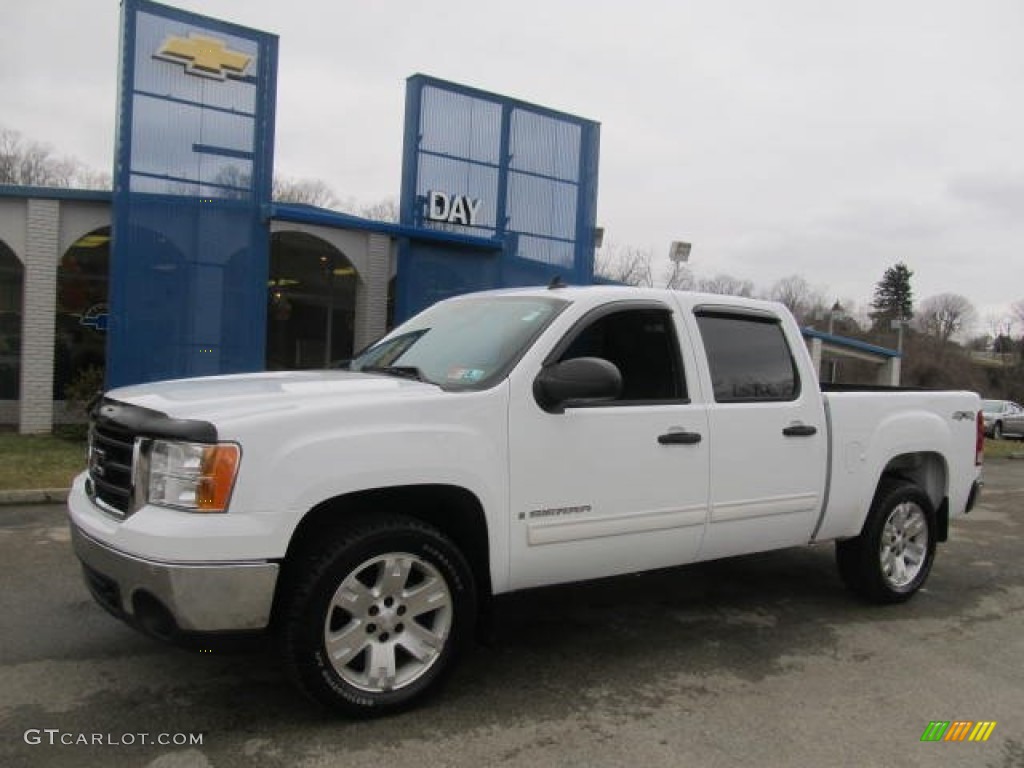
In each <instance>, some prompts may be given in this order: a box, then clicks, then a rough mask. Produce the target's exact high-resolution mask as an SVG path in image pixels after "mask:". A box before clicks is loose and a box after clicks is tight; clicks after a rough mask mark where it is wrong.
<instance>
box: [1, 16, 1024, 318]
mask: <svg viewBox="0 0 1024 768" xmlns="http://www.w3.org/2000/svg"><path fill="white" fill-rule="evenodd" d="M170 4H172V5H176V6H178V7H181V8H184V9H187V10H191V11H196V12H200V13H205V14H208V15H212V16H215V17H219V18H222V19H225V20H229V21H233V22H236V23H239V24H243V25H246V26H250V27H256V28H258V29H263V30H266V31H269V32H273V33H275V34H278V35H279V36H280V61H279V67H280V69H279V77H278V107H277V144H276V162H275V166H276V171H277V172H278V173H279V174H283V175H288V176H294V177H312V178H320V179H323V180H324V181H326V182H327V183H328V184H330V185H331V186H332V187H333V189H334V190H335V192H336V193H337V194H338V195H339V197H342V198H348V197H353V198H356V199H358V200H360V201H363V202H374V201H376V200H379V199H381V198H385V197H395V198H397V195H398V191H399V186H400V181H401V175H400V166H401V144H402V121H403V108H404V96H405V79H406V77H408V76H409V75H411V74H414V73H416V72H423V73H425V74H429V75H433V76H436V77H440V78H444V79H448V80H454V81H457V82H461V83H465V84H467V85H471V86H475V87H478V88H483V89H485V90H490V91H496V92H498V93H503V94H508V95H511V96H514V97H517V98H520V99H524V100H526V101H531V102H535V103H538V104H542V105H544V106H548V107H552V108H554V109H559V110H563V111H566V112H571V113H574V114H578V115H581V116H583V117H587V118H590V119H593V120H596V121H598V122H600V123H601V166H600V193H599V206H598V223H599V224H600V225H602V226H604V227H605V230H606V238H607V239H608V240H610V241H613V242H614V243H617V244H619V245H631V246H639V247H650V248H652V249H653V250H654V252H655V254H656V255H657V259H658V260H659V261H663V262H664V264H665V265H667V263H668V262H667V255H668V248H669V243H670V242H671V241H672V240H689V241H692V242H693V254H692V258H691V265H692V267H693V269H694V271H695V272H696V273H697V274H698V275H701V276H708V277H710V276H712V275H714V274H716V273H719V272H726V273H730V274H732V275H734V276H736V277H740V278H744V279H749V280H752V281H754V283H755V284H756V285H757V287H758V288H759V289H767V288H768V287H769V286H770V285H771V284H772V283H773V282H774V281H775V280H776V279H778V278H780V277H784V276H787V275H791V274H800V275H802V276H804V277H805V278H806V279H807V280H808V282H810V283H811V284H812V285H813V286H815V287H820V288H821V289H822V290H824V291H825V293H826V295H827V297H828V299H829V300H830V301H831V300H833V299H840V300H842V301H844V302H845V301H848V300H853V301H855V302H857V303H859V304H861V305H863V304H866V303H867V302H868V301H869V300H870V298H871V296H872V293H873V290H874V286H875V283H876V282H877V281H878V280H879V279H880V278H881V276H882V273H883V272H884V271H885V269H886V267H888V266H890V265H892V264H893V263H895V262H897V261H900V260H903V261H905V262H906V263H907V264H908V265H909V266H910V268H911V269H913V270H914V278H913V287H914V291H915V298H916V299H918V300H921V299H924V298H926V297H928V296H931V295H935V294H938V293H944V292H956V293H961V294H963V295H965V296H967V297H968V298H969V299H970V300H971V301H972V302H973V303H974V304H975V306H976V307H977V309H978V314H979V318H980V322H979V326H978V330H979V332H981V331H984V330H986V323H985V320H986V318H988V317H990V316H993V315H998V314H1002V313H1005V312H1007V310H1008V308H1009V305H1010V304H1011V303H1012V302H1014V301H1017V300H1020V299H1024V249H1022V247H1021V245H1022V242H1024V42H1022V41H1024V2H1022V1H1021V0H973V1H970V2H969V1H968V0H962V1H960V2H955V1H953V0H858V1H857V2H851V1H850V0H845V1H844V2H837V1H833V0H774V2H765V1H764V0H734V1H732V2H729V1H723V0H696V1H694V2H688V1H687V0H678V1H677V2H669V1H668V0H665V1H663V2H647V1H645V0H628V1H627V0H615V1H607V2H604V1H599V2H594V1H593V0H590V1H589V2H583V0H578V1H577V2H560V1H559V0H540V1H538V0H515V1H514V2H504V3H495V2H488V1H487V0H475V1H474V2H469V1H466V0H445V1H444V2H437V0H433V1H431V2H404V1H402V0H389V1H387V2H385V1H383V0H372V1H371V0H365V1H364V2H352V1H350V0H290V1H288V2H284V1H282V0H176V2H172V3H170ZM119 8H120V5H119V3H118V2H116V0H31V2H30V1H29V0H4V3H3V11H4V14H3V25H2V27H0V94H2V95H3V102H2V103H3V108H2V111H0V124H2V125H4V126H6V127H8V128H13V129H16V130H18V131H21V132H22V133H23V134H24V135H25V136H26V137H28V138H32V139H36V140H39V141H43V142H46V143H48V144H51V145H52V146H53V147H54V149H55V150H56V151H57V152H58V153H59V154H69V155H74V156H76V157H78V158H79V159H80V160H82V161H83V162H84V163H86V164H88V165H91V166H93V167H95V168H97V169H102V170H109V169H110V167H111V164H112V155H113V134H114V115H115V97H116V84H115V79H116V72H117V40H118V23H119ZM1021 330H1022V329H1020V328H1018V329H1017V332H1020V331H1021Z"/></svg>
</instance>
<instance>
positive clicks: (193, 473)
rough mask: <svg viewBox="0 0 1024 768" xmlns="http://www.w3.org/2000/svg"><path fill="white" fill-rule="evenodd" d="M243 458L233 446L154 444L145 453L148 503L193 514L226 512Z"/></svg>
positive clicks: (157, 441)
mask: <svg viewBox="0 0 1024 768" xmlns="http://www.w3.org/2000/svg"><path fill="white" fill-rule="evenodd" d="M240 457H241V450H240V449H239V447H238V446H237V445H235V444H234V443H218V444H217V445H205V444H203V443H181V442H177V441H172V440H153V441H152V442H151V443H150V445H149V450H148V451H146V464H148V468H147V470H148V471H147V472H146V475H145V478H144V482H145V487H146V501H148V502H149V503H150V504H160V505H162V506H166V507H175V508H177V509H187V510H190V511H193V512H225V511H227V508H228V501H229V500H230V499H231V491H232V489H233V488H234V487H235V476H236V475H237V474H238V462H239V459H240Z"/></svg>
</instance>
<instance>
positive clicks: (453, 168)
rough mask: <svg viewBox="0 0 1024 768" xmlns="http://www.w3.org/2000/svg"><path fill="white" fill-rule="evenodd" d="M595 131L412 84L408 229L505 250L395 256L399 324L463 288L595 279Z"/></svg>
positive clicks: (430, 248) (412, 251) (539, 111)
mask: <svg viewBox="0 0 1024 768" xmlns="http://www.w3.org/2000/svg"><path fill="white" fill-rule="evenodd" d="M599 143H600V126H599V125H598V124H597V123H595V122H593V121H590V120H584V119H583V118H579V117H574V116H573V115H567V114H565V113H562V112H556V111H554V110H551V109H546V108H544V107H539V106H537V105H535V104H528V103H526V102H522V101H518V100H516V99H510V98H508V97H505V96H499V95H497V94H493V93H487V92H486V91H479V90H476V89H473V88H467V87H465V86H461V85H457V84H455V83H449V82H445V81H443V80H437V79H434V78H430V77H426V76H424V75H414V76H413V77H411V78H409V81H408V85H407V91H406V115H405V149H404V155H403V165H402V197H401V217H402V224H403V225H405V226H409V227H418V228H425V229H434V230H441V231H447V232H453V233H459V234H464V235H475V236H477V237H484V238H489V239H496V240H499V241H500V242H501V243H502V246H503V247H502V249H501V251H499V252H497V253H495V252H494V251H484V252H481V251H477V250H474V249H471V248H455V247H452V246H448V247H446V248H439V247H438V246H437V245H430V244H427V243H424V242H420V241H416V240H415V239H411V240H409V241H405V242H402V243H401V244H400V247H399V262H398V290H397V296H396V306H395V315H396V319H397V320H403V319H405V318H407V317H409V316H411V315H413V314H415V313H416V312H418V311H419V310H421V309H423V308H425V307H427V306H429V305H430V304H433V303H434V302H435V301H438V300H439V299H442V298H446V297H447V296H453V295H456V294H459V293H465V292H467V291H473V290H482V289H486V288H497V287H505V286H517V285H536V284H538V283H545V282H548V281H550V280H551V279H552V278H553V277H554V276H555V275H558V276H560V277H561V278H562V280H564V281H565V282H566V283H577V284H587V283H591V282H593V269H594V230H595V227H596V223H597V222H596V218H597V166H598V154H599Z"/></svg>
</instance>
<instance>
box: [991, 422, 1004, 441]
mask: <svg viewBox="0 0 1024 768" xmlns="http://www.w3.org/2000/svg"><path fill="white" fill-rule="evenodd" d="M992 439H993V440H1002V439H1003V425H1002V423H1001V422H998V421H997V422H996V423H995V424H994V425H993V426H992Z"/></svg>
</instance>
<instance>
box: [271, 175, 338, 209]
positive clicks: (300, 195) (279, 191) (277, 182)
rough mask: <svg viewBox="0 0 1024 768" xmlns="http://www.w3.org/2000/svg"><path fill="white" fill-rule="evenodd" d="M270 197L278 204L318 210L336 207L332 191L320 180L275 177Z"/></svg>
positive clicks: (336, 202) (335, 199)
mask: <svg viewBox="0 0 1024 768" xmlns="http://www.w3.org/2000/svg"><path fill="white" fill-rule="evenodd" d="M271 197H272V198H273V199H274V201H275V202H279V203H302V204H305V205H315V206H317V207H319V208H333V207H336V206H337V205H338V196H337V195H335V194H334V190H333V189H331V188H330V186H328V185H327V183H326V182H324V181H321V180H320V179H293V178H289V177H287V176H275V177H274V186H273V191H272V193H271Z"/></svg>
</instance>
